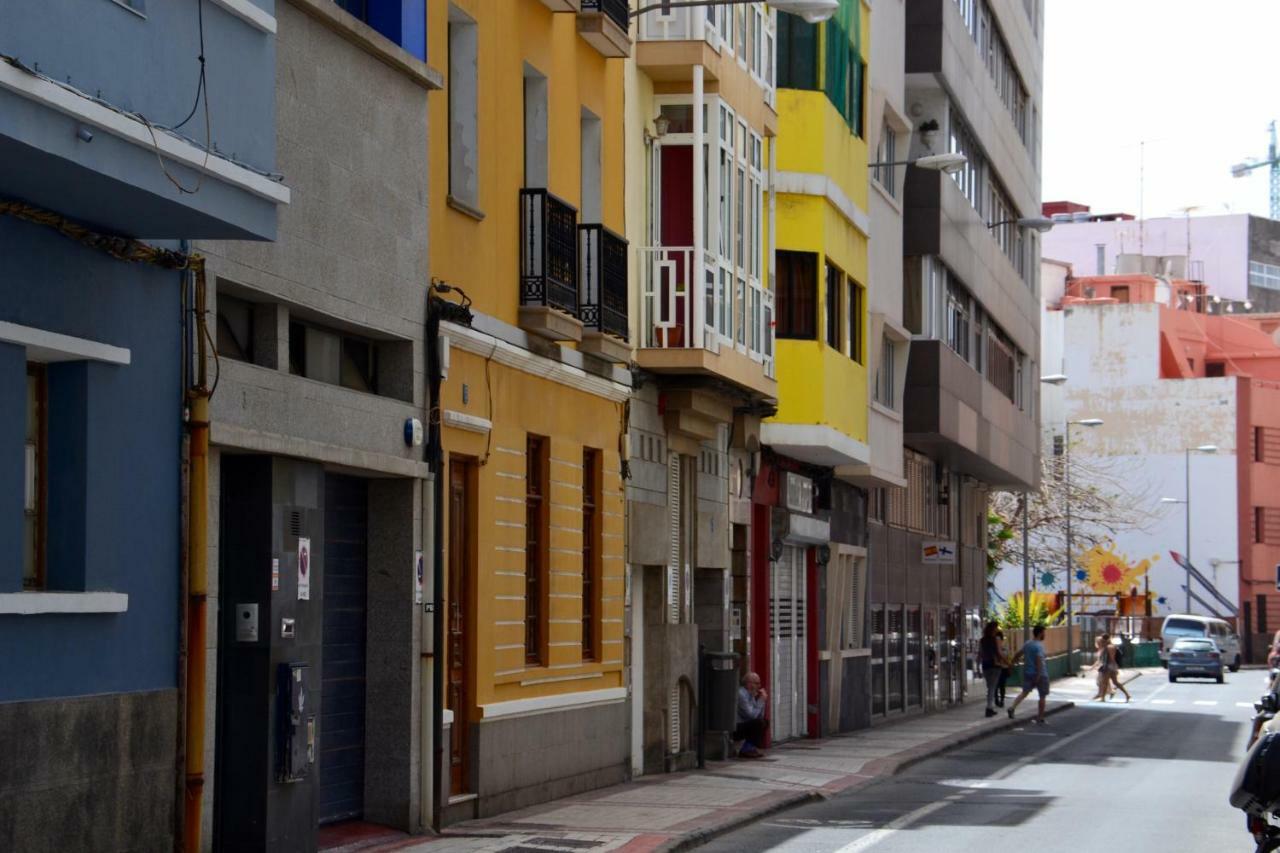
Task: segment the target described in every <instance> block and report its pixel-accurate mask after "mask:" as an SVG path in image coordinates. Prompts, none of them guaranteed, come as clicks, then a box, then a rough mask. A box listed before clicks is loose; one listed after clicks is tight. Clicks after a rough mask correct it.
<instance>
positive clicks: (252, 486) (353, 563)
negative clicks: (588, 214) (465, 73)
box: [198, 0, 440, 851]
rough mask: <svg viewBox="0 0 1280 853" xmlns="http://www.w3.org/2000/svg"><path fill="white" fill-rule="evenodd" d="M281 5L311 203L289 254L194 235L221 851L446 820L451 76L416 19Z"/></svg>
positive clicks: (303, 180) (289, 97) (291, 846)
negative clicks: (432, 294) (445, 309)
mask: <svg viewBox="0 0 1280 853" xmlns="http://www.w3.org/2000/svg"><path fill="white" fill-rule="evenodd" d="M276 14H277V21H278V35H277V51H276V55H277V66H278V67H277V75H276V79H277V81H278V84H277V87H276V92H275V104H276V106H275V109H276V115H277V119H278V124H279V131H278V147H277V150H278V157H277V164H278V168H279V169H280V171H282V172H284V173H286V174H288V175H289V176H290V180H291V182H292V184H293V186H295V187H296V190H295V193H296V195H295V200H296V204H294V205H293V206H292V207H291V208H290V209H289V210H288V211H287V215H285V216H282V217H281V220H280V227H279V235H278V239H277V241H276V242H275V243H274V244H267V245H258V244H250V243H238V242H237V243H229V242H223V243H201V244H200V245H199V246H198V249H199V250H200V251H201V252H203V253H204V254H206V255H207V256H208V259H209V260H208V264H209V270H210V273H211V281H216V292H215V296H214V298H213V300H212V302H213V306H212V308H211V310H212V311H213V312H215V313H216V321H217V333H216V338H217V339H216V345H217V346H216V351H217V358H216V361H215V362H214V363H213V364H212V365H211V366H210V372H211V375H214V376H216V377H217V386H216V390H215V393H214V395H213V399H212V403H211V416H212V427H211V443H212V445H213V446H212V449H211V453H210V455H211V460H210V477H209V513H210V537H209V548H210V559H209V565H210V570H209V573H210V593H211V594H210V598H209V625H210V626H211V627H210V631H209V652H208V670H209V673H208V707H209V709H210V713H209V714H208V727H207V738H206V744H207V758H206V767H207V768H208V769H209V772H210V773H209V775H210V776H211V777H212V778H211V780H208V783H207V784H206V787H205V799H206V808H205V811H204V815H205V823H206V827H205V832H204V843H205V847H206V849H209V848H210V847H211V848H212V849H216V850H235V851H250V850H283V849H288V850H314V849H315V848H316V843H317V831H318V827H319V828H322V827H324V826H325V825H328V824H332V823H335V822H340V821H349V820H361V821H366V822H369V823H375V824H382V825H386V826H390V827H394V828H396V829H399V830H403V831H407V832H420V831H422V829H423V828H424V827H425V826H427V825H429V823H430V821H431V819H432V808H431V807H430V805H429V803H430V800H429V797H430V789H431V784H430V780H431V774H430V772H429V771H427V769H426V768H424V766H423V764H424V762H423V760H422V756H424V755H428V756H429V755H430V754H431V751H430V750H431V744H430V743H428V742H427V741H428V740H429V731H430V729H429V726H427V725H426V724H424V718H425V720H428V721H429V719H430V710H429V709H430V698H429V697H430V692H429V689H427V688H429V684H430V677H429V674H428V670H427V668H426V663H425V658H424V657H423V652H424V651H428V650H429V648H424V641H423V633H424V629H423V618H422V617H421V616H420V610H421V608H420V607H419V606H418V605H419V602H421V601H422V590H421V583H422V572H421V569H420V568H419V561H420V559H421V554H422V552H423V551H424V550H427V551H429V548H430V541H429V539H430V533H429V518H430V515H429V512H427V511H425V510H424V504H425V503H426V502H427V501H428V500H429V498H428V497H427V492H428V489H427V487H426V483H427V478H428V466H427V463H426V462H425V461H424V458H423V448H422V447H421V446H418V444H417V441H416V440H415V435H414V432H415V426H414V425H415V423H416V424H418V425H421V424H422V423H423V422H425V420H426V415H425V407H426V402H427V401H426V394H425V387H426V383H425V381H424V373H425V367H424V365H425V356H424V352H423V335H424V317H425V312H426V298H427V296H426V291H427V285H428V282H429V275H428V252H427V249H428V246H427V243H428V237H427V176H428V165H427V142H428V140H427V101H428V93H429V92H430V91H431V90H433V89H437V88H439V81H440V77H439V74H438V73H436V72H435V71H433V70H432V69H431V68H430V67H428V65H427V64H426V62H425V61H424V55H425V51H424V50H423V47H424V44H425V41H424V38H423V36H424V34H423V33H422V32H417V33H406V32H400V31H395V32H388V33H386V34H384V33H382V32H379V31H378V30H377V29H375V28H374V27H373V26H370V25H369V24H368V23H366V22H365V21H364V20H362V19H360V18H359V17H357V16H356V15H354V14H351V13H349V12H348V11H346V9H345V8H344V6H343V5H341V4H335V3H333V2H326V0H289V2H281V3H277V4H276ZM408 19H409V18H408V17H406V18H405V20H408ZM374 23H377V22H374ZM420 435H421V433H420V432H419V436H420ZM427 509H429V507H427ZM427 763H429V762H427Z"/></svg>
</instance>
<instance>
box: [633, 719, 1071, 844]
mask: <svg viewBox="0 0 1280 853" xmlns="http://www.w3.org/2000/svg"><path fill="white" fill-rule="evenodd" d="M1075 706H1076V703H1075V702H1070V701H1068V702H1063V703H1062V704H1060V705H1055V706H1054V707H1052V708H1047V709H1045V712H1044V715H1045V716H1046V717H1049V716H1053V715H1055V714H1060V713H1062V712H1063V711H1068V710H1070V709H1072V708H1074V707H1075ZM1030 719H1032V718H1031V717H1030V716H1027V717H1021V718H1015V719H1007V718H1006V719H1004V720H1001V721H1000V722H999V723H998V724H996V725H990V726H987V725H984V726H979V727H978V728H976V729H974V730H972V731H969V732H965V733H964V734H962V735H960V736H958V737H942V738H937V739H935V740H932V741H929V742H928V743H925V744H922V745H920V746H916V747H912V748H911V749H906V750H903V751H902V753H900V754H899V755H898V756H894V757H889V758H880V759H876V760H875V761H873V762H868V763H867V764H865V765H863V769H862V771H861V772H860V773H859V774H858V775H859V776H863V775H864V774H865V778H861V779H859V780H858V781H857V782H855V783H853V784H851V785H848V786H847V787H844V788H840V789H839V790H834V791H832V790H826V791H805V792H802V793H797V794H796V795H795V796H792V797H788V798H786V799H783V800H780V801H779V802H777V803H774V804H772V805H770V806H768V807H767V808H765V809H762V810H760V811H756V812H749V813H748V812H743V813H742V814H740V815H738V816H736V817H734V818H732V819H730V820H727V821H725V822H724V823H722V824H718V825H716V826H708V827H704V828H702V829H698V830H695V831H693V832H691V833H689V834H688V835H682V836H680V837H679V838H675V839H672V840H671V841H668V842H666V843H664V844H660V845H658V846H657V847H656V848H654V849H655V851H661V853H676V851H681V850H691V849H693V848H695V847H699V846H701V845H703V844H706V843H707V842H708V841H711V840H713V839H715V838H718V837H719V836H721V835H728V834H729V833H730V832H733V831H734V830H737V829H741V828H742V827H744V826H750V825H751V824H753V823H758V822H759V821H761V820H764V819H765V818H767V817H772V816H773V815H776V814H778V813H779V812H784V811H790V810H791V809H794V808H796V807H797V806H802V805H805V804H807V803H813V802H818V801H821V800H829V799H831V798H833V797H836V796H839V795H841V794H846V793H849V792H851V791H856V790H858V789H859V788H864V787H866V786H868V785H870V784H872V783H873V782H876V781H878V780H880V779H882V778H884V777H886V776H896V775H898V774H899V773H901V772H902V771H904V770H906V769H907V768H909V767H911V766H913V765H915V764H919V763H920V762H922V761H925V760H927V759H930V758H936V757H937V756H939V755H943V754H945V753H948V752H951V751H953V750H956V749H959V748H960V747H963V746H968V745H969V744H972V743H976V742H977V741H980V740H984V739H986V738H989V737H991V736H992V735H994V734H998V733H1000V732H1004V731H1008V730H1009V729H1012V728H1014V727H1016V726H1018V725H1019V724H1020V723H1025V722H1026V721H1028V720H1030Z"/></svg>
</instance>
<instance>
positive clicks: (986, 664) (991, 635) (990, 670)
mask: <svg viewBox="0 0 1280 853" xmlns="http://www.w3.org/2000/svg"><path fill="white" fill-rule="evenodd" d="M999 628H1000V626H999V625H998V624H996V623H995V622H988V623H987V625H986V627H985V628H983V629H982V639H981V640H979V641H978V660H979V662H980V663H981V665H982V678H983V680H984V681H986V682H987V716H988V717H994V716H995V715H996V686H997V685H998V684H999V683H1000V660H1001V658H1003V657H1004V656H1003V655H1002V654H1001V653H1000V641H999V640H998V639H996V631H998V630H999Z"/></svg>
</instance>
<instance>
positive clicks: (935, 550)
mask: <svg viewBox="0 0 1280 853" xmlns="http://www.w3.org/2000/svg"><path fill="white" fill-rule="evenodd" d="M920 562H922V563H924V564H925V565H926V566H954V565H955V564H956V543H955V540H953V539H926V540H924V541H923V542H921V543H920Z"/></svg>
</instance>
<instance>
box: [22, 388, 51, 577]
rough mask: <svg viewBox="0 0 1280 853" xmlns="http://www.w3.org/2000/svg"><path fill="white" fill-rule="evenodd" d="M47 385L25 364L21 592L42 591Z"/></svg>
mask: <svg viewBox="0 0 1280 853" xmlns="http://www.w3.org/2000/svg"><path fill="white" fill-rule="evenodd" d="M48 435H49V384H48V376H47V374H46V372H45V367H44V365H43V364H34V363H28V364H27V426H26V443H25V447H24V448H23V450H24V456H23V468H24V471H23V474H24V476H23V495H22V498H23V499H22V588H23V589H43V588H44V578H45V525H46V521H47V518H48V515H47V511H48V485H47V483H48V470H49V462H48V447H49V445H48Z"/></svg>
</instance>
